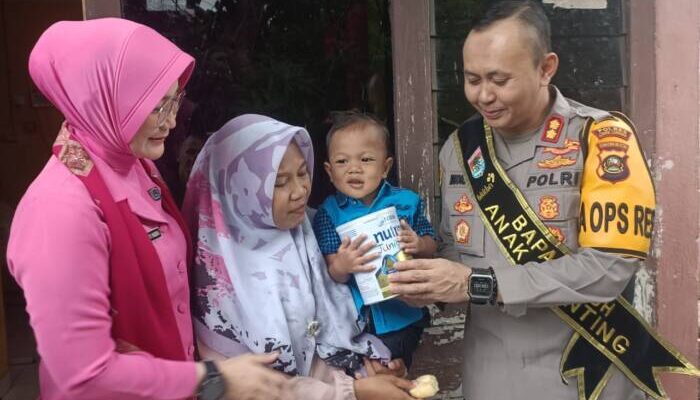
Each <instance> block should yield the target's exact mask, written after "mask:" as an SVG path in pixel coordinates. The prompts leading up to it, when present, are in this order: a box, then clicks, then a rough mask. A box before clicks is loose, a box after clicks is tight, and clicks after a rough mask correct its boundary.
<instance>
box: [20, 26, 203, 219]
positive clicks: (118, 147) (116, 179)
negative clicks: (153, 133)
mask: <svg viewBox="0 0 700 400" xmlns="http://www.w3.org/2000/svg"><path fill="white" fill-rule="evenodd" d="M193 67H194V59H193V58H192V57H191V56H190V55H188V54H187V53H185V52H183V51H182V50H180V49H178V48H177V46H175V45H174V44H173V43H171V42H170V41H168V40H167V39H165V38H164V37H163V36H161V35H160V34H158V33H157V32H156V31H154V30H153V29H151V28H149V27H146V26H144V25H140V24H137V23H135V22H132V21H128V20H124V19H118V18H105V19H96V20H90V21H61V22H57V23H55V24H54V25H52V26H51V27H49V28H48V29H47V30H46V31H45V32H44V33H43V34H42V35H41V37H40V38H39V40H38V41H37V43H36V45H35V46H34V49H33V50H32V53H31V55H30V56H29V73H30V75H31V77H32V79H33V80H34V82H35V83H36V85H37V86H38V87H39V89H40V90H41V92H42V93H43V94H44V95H45V96H46V97H47V98H48V99H49V100H50V101H51V103H53V104H54V105H55V106H56V108H58V109H59V111H61V113H62V114H63V115H64V116H65V118H66V122H67V123H66V127H67V129H68V130H69V131H70V132H71V135H72V137H73V138H75V139H76V140H78V141H79V142H80V143H81V144H82V145H83V146H84V147H85V149H86V150H87V152H88V153H89V154H90V156H91V158H92V159H93V161H94V162H95V165H96V166H97V168H98V170H99V171H100V173H101V174H102V177H103V179H104V180H105V183H106V184H107V187H108V188H109V190H110V192H111V193H112V196H113V197H114V199H115V201H120V200H123V199H124V198H128V199H129V204H130V206H131V208H132V210H133V211H134V212H136V213H138V214H141V215H142V216H145V217H147V218H149V219H153V220H156V221H162V220H163V218H162V217H161V216H160V215H162V211H161V210H158V209H154V205H153V204H154V203H155V202H153V201H151V200H150V199H149V198H148V197H147V190H148V189H149V188H150V187H152V186H154V185H153V181H152V180H151V179H149V177H148V176H147V174H146V171H145V170H144V169H143V168H142V167H141V165H140V163H138V162H136V161H137V158H136V156H134V155H133V154H132V152H131V149H130V148H129V142H130V141H131V139H132V138H133V137H134V135H135V134H136V133H137V132H138V130H139V129H140V127H141V125H142V124H143V123H144V121H145V120H146V118H147V117H148V115H149V113H151V112H152V111H153V109H154V108H155V107H156V105H157V104H158V102H159V101H160V100H161V99H162V98H163V97H164V96H165V94H166V93H167V91H168V89H169V88H170V86H171V85H172V84H173V83H174V82H175V81H179V86H180V88H182V87H183V86H184V85H185V83H187V80H188V79H189V77H190V74H191V72H192V68H193ZM152 169H153V170H155V168H152Z"/></svg>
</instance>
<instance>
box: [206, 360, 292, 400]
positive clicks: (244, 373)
mask: <svg viewBox="0 0 700 400" xmlns="http://www.w3.org/2000/svg"><path fill="white" fill-rule="evenodd" d="M277 356H278V354H277V353H270V354H243V355H240V356H237V357H232V358H229V359H227V360H224V361H219V362H218V364H217V365H218V367H219V371H220V372H221V375H222V377H223V379H224V380H225V382H226V397H225V398H226V399H228V400H257V399H266V400H282V399H284V398H285V395H284V394H283V393H282V387H283V385H284V384H285V383H286V382H287V379H288V377H287V376H286V375H284V374H282V373H279V372H277V371H275V370H273V369H272V368H270V367H269V364H271V363H273V362H274V361H275V360H276V359H277Z"/></svg>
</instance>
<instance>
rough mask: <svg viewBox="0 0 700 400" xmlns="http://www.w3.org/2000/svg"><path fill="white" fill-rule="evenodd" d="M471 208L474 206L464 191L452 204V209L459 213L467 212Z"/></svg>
mask: <svg viewBox="0 0 700 400" xmlns="http://www.w3.org/2000/svg"><path fill="white" fill-rule="evenodd" d="M473 209H474V206H473V205H472V202H471V201H469V197H467V195H466V193H465V194H463V195H462V196H461V197H460V198H459V200H457V201H456V202H455V204H454V210H455V211H457V212H458V213H460V214H464V213H465V212H469V211H471V210H473Z"/></svg>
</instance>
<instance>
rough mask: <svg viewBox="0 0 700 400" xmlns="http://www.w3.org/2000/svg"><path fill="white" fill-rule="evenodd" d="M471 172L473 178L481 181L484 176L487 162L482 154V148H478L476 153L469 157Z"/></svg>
mask: <svg viewBox="0 0 700 400" xmlns="http://www.w3.org/2000/svg"><path fill="white" fill-rule="evenodd" d="M467 162H468V163H469V171H470V172H471V174H472V178H474V179H479V178H481V177H482V176H484V171H485V170H486V161H485V160H484V156H483V155H482V154H481V147H477V148H476V151H474V153H472V155H471V156H469V160H467Z"/></svg>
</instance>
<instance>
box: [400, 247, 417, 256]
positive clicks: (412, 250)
mask: <svg viewBox="0 0 700 400" xmlns="http://www.w3.org/2000/svg"><path fill="white" fill-rule="evenodd" d="M402 250H403V252H404V253H406V254H411V255H413V254H416V253H418V248H416V247H415V246H406V247H404V248H403V249H402Z"/></svg>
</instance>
